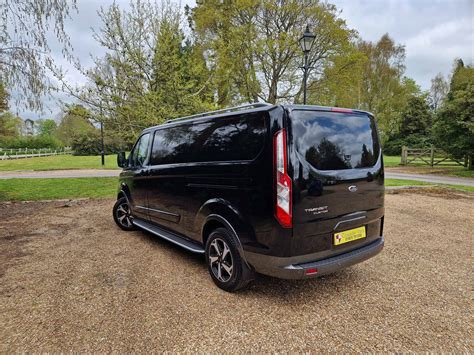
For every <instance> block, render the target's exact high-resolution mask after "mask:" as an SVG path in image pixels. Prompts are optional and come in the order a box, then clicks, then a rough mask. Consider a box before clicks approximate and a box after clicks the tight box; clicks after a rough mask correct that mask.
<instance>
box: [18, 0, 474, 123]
mask: <svg viewBox="0 0 474 355" xmlns="http://www.w3.org/2000/svg"><path fill="white" fill-rule="evenodd" d="M115 2H116V3H118V4H119V5H120V6H123V7H127V4H128V3H129V1H128V0H116V1H115ZM329 2H331V3H334V4H335V5H336V6H337V8H338V9H339V10H340V11H341V14H340V17H341V18H343V19H345V20H346V22H347V25H348V27H349V28H353V29H356V30H357V31H358V32H359V35H360V36H361V37H362V38H363V39H365V40H371V41H377V40H378V39H379V38H380V37H381V36H382V35H383V34H384V33H389V35H390V36H391V37H392V38H394V40H395V41H396V42H397V43H400V44H403V45H405V47H406V75H407V76H409V77H411V78H413V79H415V80H416V82H417V83H418V84H419V85H420V86H421V88H422V89H423V90H428V89H429V87H430V80H431V78H433V77H434V76H435V75H436V74H437V73H439V72H441V73H442V74H444V75H445V76H447V75H448V74H449V73H450V71H451V68H452V63H453V60H454V58H456V57H460V58H462V59H463V60H464V62H465V63H471V64H472V62H473V58H474V0H332V1H329ZM111 3H112V1H110V0H102V1H93V0H82V1H81V0H78V10H79V11H78V13H77V14H76V13H73V14H72V19H71V20H69V21H68V22H67V24H66V31H67V32H68V33H69V35H70V36H71V39H72V45H73V47H74V52H75V55H76V56H77V57H78V58H79V59H80V61H81V62H82V64H83V65H84V66H85V67H88V66H90V65H91V64H92V61H91V59H90V54H91V53H93V54H94V55H96V56H100V55H101V52H102V51H103V49H102V48H101V47H99V46H98V45H97V44H96V43H95V41H94V39H93V38H92V30H91V27H94V28H98V27H99V25H100V23H99V18H98V16H97V10H98V9H99V8H100V6H104V7H107V6H108V5H110V4H111ZM181 4H182V6H184V5H185V4H189V5H193V4H194V1H193V0H187V1H181ZM51 47H52V51H53V56H54V58H55V59H56V61H57V62H58V63H60V64H61V65H62V67H63V68H64V69H66V70H67V73H68V79H69V80H70V81H71V82H74V83H77V84H81V83H84V78H83V77H82V76H81V75H80V73H78V72H77V71H76V70H75V69H74V68H73V67H72V66H71V65H70V64H69V63H67V62H66V61H65V60H64V59H63V58H62V56H61V53H60V48H59V46H55V45H54V43H53V45H52V46H51ZM57 99H62V100H64V101H71V100H68V98H67V96H65V94H61V93H58V94H56V95H55V97H54V99H52V100H51V99H45V100H44V102H45V106H46V107H47V110H48V111H47V112H45V113H44V114H41V113H37V112H31V111H28V110H25V109H24V108H21V107H12V111H13V112H15V113H18V114H19V115H20V116H21V117H22V118H32V119H36V118H40V117H55V116H57V114H58V113H59V112H60V105H59V103H58V102H57Z"/></svg>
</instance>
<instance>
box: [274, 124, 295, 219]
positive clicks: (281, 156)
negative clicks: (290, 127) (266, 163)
mask: <svg viewBox="0 0 474 355" xmlns="http://www.w3.org/2000/svg"><path fill="white" fill-rule="evenodd" d="M273 154H274V166H275V194H276V201H275V217H276V219H277V220H278V222H279V223H280V224H281V226H282V227H284V228H291V227H292V226H293V223H292V206H291V185H292V181H291V179H290V177H289V175H288V166H287V160H288V159H287V149H286V130H285V129H282V130H280V131H278V132H277V133H276V134H275V137H274V141H273Z"/></svg>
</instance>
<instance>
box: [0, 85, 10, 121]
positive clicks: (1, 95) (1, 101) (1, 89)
mask: <svg viewBox="0 0 474 355" xmlns="http://www.w3.org/2000/svg"><path fill="white" fill-rule="evenodd" d="M9 98H10V94H9V93H8V91H7V89H6V88H5V85H4V84H3V83H2V82H1V81H0V113H1V112H4V111H8V108H9V106H8V99H9Z"/></svg>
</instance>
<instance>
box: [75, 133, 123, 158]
mask: <svg viewBox="0 0 474 355" xmlns="http://www.w3.org/2000/svg"><path fill="white" fill-rule="evenodd" d="M71 148H72V150H73V152H74V153H73V154H74V155H99V154H100V152H101V150H102V145H101V138H100V133H99V131H93V132H82V133H76V134H74V135H73V137H72V140H71ZM104 148H105V154H114V153H118V152H120V151H125V150H129V149H130V148H131V147H130V144H128V143H127V142H124V141H123V140H122V139H121V138H119V137H117V136H111V135H107V136H105V137H104Z"/></svg>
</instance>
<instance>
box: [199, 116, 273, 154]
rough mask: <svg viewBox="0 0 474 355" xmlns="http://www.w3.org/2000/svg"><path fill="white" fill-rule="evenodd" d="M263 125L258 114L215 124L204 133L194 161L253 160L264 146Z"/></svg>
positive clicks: (261, 118) (219, 121)
mask: <svg viewBox="0 0 474 355" xmlns="http://www.w3.org/2000/svg"><path fill="white" fill-rule="evenodd" d="M264 135H265V123H264V118H263V116H262V115H261V114H259V113H256V114H250V115H246V116H238V117H232V118H230V119H224V120H218V121H216V122H215V123H214V124H213V126H212V128H211V129H209V130H207V131H205V132H203V137H202V141H203V143H202V146H201V149H200V154H199V156H197V160H196V161H200V162H204V161H213V160H219V161H226V160H252V159H254V158H255V157H256V156H257V155H258V153H259V152H260V150H261V149H262V147H263V142H264Z"/></svg>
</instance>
